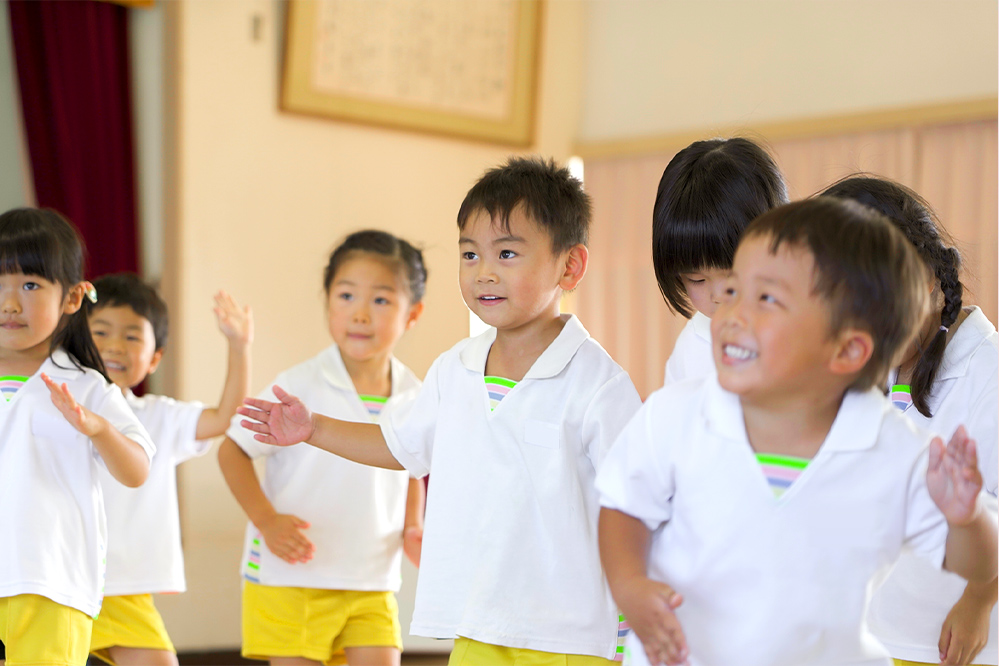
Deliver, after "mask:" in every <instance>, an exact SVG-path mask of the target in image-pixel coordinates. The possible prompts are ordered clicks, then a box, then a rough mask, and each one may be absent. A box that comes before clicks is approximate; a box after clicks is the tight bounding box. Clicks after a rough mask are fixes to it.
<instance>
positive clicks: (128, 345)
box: [89, 273, 253, 666]
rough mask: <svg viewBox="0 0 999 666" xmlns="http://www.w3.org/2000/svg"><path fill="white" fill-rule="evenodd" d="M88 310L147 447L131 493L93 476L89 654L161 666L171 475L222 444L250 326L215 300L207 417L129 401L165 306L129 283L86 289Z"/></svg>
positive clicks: (172, 509) (175, 512)
mask: <svg viewBox="0 0 999 666" xmlns="http://www.w3.org/2000/svg"><path fill="white" fill-rule="evenodd" d="M94 286H95V287H96V288H97V294H98V300H97V304H96V305H95V306H94V307H93V308H92V311H91V313H90V317H89V320H90V330H91V333H92V334H93V337H94V342H95V343H96V345H97V350H98V351H99V352H100V354H101V359H102V360H103V361H104V367H105V368H107V372H108V376H109V377H110V378H111V381H113V382H114V383H115V385H116V386H117V387H118V388H119V389H121V393H122V394H123V395H124V396H125V401H126V402H127V403H128V405H129V407H131V408H132V411H133V412H135V415H136V416H137V417H138V418H139V421H140V422H141V423H142V425H143V426H145V428H146V430H147V431H148V432H149V434H150V436H151V437H152V439H153V442H155V444H156V455H155V456H153V460H152V466H151V467H150V470H149V479H148V480H147V481H146V483H145V484H144V485H143V486H142V487H141V488H137V489H132V488H126V487H124V486H122V485H121V484H119V483H116V482H115V481H114V479H112V478H111V477H110V476H109V475H108V474H107V473H106V472H104V471H103V470H102V472H101V485H102V487H103V489H104V505H105V511H106V512H107V522H108V552H107V580H106V582H105V588H104V595H105V596H104V606H103V608H102V609H101V614H100V615H99V616H98V617H97V619H96V620H95V621H94V631H93V635H92V637H91V643H90V651H91V653H92V654H93V655H95V656H97V657H99V658H100V659H103V660H104V661H106V662H108V663H110V664H116V665H118V666H153V665H157V666H159V665H162V666H170V665H173V664H176V663H177V657H176V655H175V652H174V648H173V644H172V643H171V641H170V637H169V635H168V634H167V631H166V627H165V626H164V624H163V619H162V618H161V617H160V614H159V612H158V611H157V610H156V606H155V605H153V598H152V595H153V594H154V593H164V592H183V591H184V590H185V589H186V584H185V581H184V555H183V552H182V551H181V541H180V516H179V509H178V505H177V466H178V465H179V464H181V463H182V462H184V461H186V460H190V459H191V458H194V457H196V456H201V455H204V454H206V453H207V452H208V450H209V448H210V447H211V438H213V437H218V436H219V435H222V434H223V433H224V432H225V430H226V427H227V426H228V425H229V419H230V418H232V415H233V414H235V413H236V407H237V406H238V405H239V404H240V403H241V402H242V400H243V398H244V397H246V394H247V392H248V391H249V383H250V343H251V341H252V338H253V319H252V316H251V314H250V309H249V308H245V309H241V308H239V307H238V306H237V305H236V302H235V301H234V300H233V299H232V297H231V296H229V295H228V294H226V293H225V292H219V293H218V294H217V295H216V296H215V316H216V317H217V318H218V325H219V330H220V331H222V334H223V335H224V336H225V337H226V340H227V341H228V344H229V354H228V359H229V361H228V362H229V365H228V373H227V375H226V379H225V384H224V385H223V388H222V397H221V398H220V399H219V404H218V406H217V407H207V408H206V407H205V406H204V405H202V404H201V403H200V402H182V401H179V400H174V399H172V398H168V397H166V396H160V395H149V394H146V395H144V396H142V397H137V396H136V395H135V394H134V393H132V389H133V388H135V387H136V386H138V385H139V384H141V383H142V382H143V381H144V380H145V379H146V378H147V377H149V375H151V374H152V373H154V372H155V371H156V368H157V367H158V366H159V364H160V361H161V360H162V359H163V352H164V351H165V349H166V344H167V333H168V319H167V307H166V303H164V302H163V300H162V299H161V298H160V297H159V295H158V294H157V293H156V291H155V290H154V289H153V288H152V287H150V286H148V285H146V284H144V283H143V282H142V280H140V279H139V277H138V276H137V275H135V274H134V273H117V274H114V275H106V276H104V277H102V278H100V279H98V280H97V281H95V282H94Z"/></svg>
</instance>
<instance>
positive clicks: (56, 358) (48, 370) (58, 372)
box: [35, 347, 84, 379]
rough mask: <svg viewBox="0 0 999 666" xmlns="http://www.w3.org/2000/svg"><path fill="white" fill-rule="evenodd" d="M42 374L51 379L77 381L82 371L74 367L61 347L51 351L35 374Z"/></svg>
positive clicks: (74, 364)
mask: <svg viewBox="0 0 999 666" xmlns="http://www.w3.org/2000/svg"><path fill="white" fill-rule="evenodd" d="M42 372H44V373H45V374H46V375H48V376H49V377H51V378H53V379H56V378H58V379H77V378H78V377H79V376H80V373H82V372H84V371H83V370H81V369H80V368H78V367H77V366H76V363H74V362H73V360H72V359H71V358H70V357H69V354H68V353H66V351H65V350H64V349H63V348H62V347H59V348H56V349H53V350H52V353H51V354H49V357H48V358H46V359H45V361H44V362H43V363H42V365H41V367H39V368H38V372H36V373H35V374H40V373H42Z"/></svg>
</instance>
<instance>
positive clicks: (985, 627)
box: [937, 585, 995, 665]
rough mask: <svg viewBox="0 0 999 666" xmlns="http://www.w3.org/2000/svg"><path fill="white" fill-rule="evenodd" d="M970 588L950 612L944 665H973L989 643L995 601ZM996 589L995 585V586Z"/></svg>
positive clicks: (944, 639) (945, 625)
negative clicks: (990, 622) (993, 602)
mask: <svg viewBox="0 0 999 666" xmlns="http://www.w3.org/2000/svg"><path fill="white" fill-rule="evenodd" d="M973 588H974V586H972V585H969V586H968V588H967V589H965V591H964V594H963V595H961V598H960V599H958V601H957V603H956V604H954V607H953V608H951V609H950V612H949V613H948V614H947V617H946V619H944V623H943V627H942V628H941V629H940V640H939V642H938V643H937V647H938V648H939V649H940V663H941V664H948V665H950V664H954V665H960V664H972V663H975V661H974V659H975V657H977V656H978V653H979V652H981V651H982V649H983V648H985V644H986V643H988V641H989V620H990V619H991V615H992V601H993V599H994V597H992V598H989V595H988V594H982V593H981V590H980V589H979V590H975V589H973ZM992 588H993V590H994V589H995V586H994V585H993V586H992Z"/></svg>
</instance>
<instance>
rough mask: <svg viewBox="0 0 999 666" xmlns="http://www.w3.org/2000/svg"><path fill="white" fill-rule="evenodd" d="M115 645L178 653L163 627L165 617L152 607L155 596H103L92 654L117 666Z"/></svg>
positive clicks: (92, 640) (91, 640)
mask: <svg viewBox="0 0 999 666" xmlns="http://www.w3.org/2000/svg"><path fill="white" fill-rule="evenodd" d="M115 646H119V647H129V648H144V649H147V650H169V651H170V652H176V650H174V649H173V643H171V642H170V636H168V635H167V630H166V627H165V626H164V625H163V618H162V617H160V612H159V611H158V610H156V606H154V605H153V595H151V594H123V595H120V596H114V597H104V605H103V606H102V607H101V614H100V615H98V616H97V619H96V620H94V632H93V635H92V636H91V638H90V654H92V655H94V656H95V657H98V658H99V659H101V660H102V661H106V662H107V663H109V664H114V661H112V659H111V653H110V651H109V650H108V648H112V647H115Z"/></svg>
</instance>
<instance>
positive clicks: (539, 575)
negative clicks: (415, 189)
mask: <svg viewBox="0 0 999 666" xmlns="http://www.w3.org/2000/svg"><path fill="white" fill-rule="evenodd" d="M589 220H590V202H589V198H588V197H587V195H586V194H585V193H584V192H583V191H582V187H581V184H580V183H579V181H577V180H576V179H574V178H572V177H571V176H570V175H569V173H568V170H566V169H564V168H560V167H558V166H556V165H555V164H554V163H553V162H546V161H541V160H537V159H518V158H514V159H511V160H510V161H509V163H508V164H506V165H504V166H502V167H498V168H495V169H492V170H491V171H488V172H487V173H486V174H485V175H484V176H483V177H482V178H481V179H480V180H479V182H478V183H476V184H475V185H474V186H473V187H472V189H471V190H470V191H469V192H468V194H467V196H466V197H465V200H464V202H463V203H462V205H461V208H460V210H459V212H458V229H459V231H460V239H459V250H460V252H461V260H460V265H459V282H460V287H461V294H462V298H463V299H464V300H465V303H466V304H467V305H468V307H469V308H470V309H471V310H472V311H473V312H474V313H475V314H477V315H478V316H479V317H480V318H481V319H482V320H483V321H485V322H486V323H487V324H489V325H490V326H492V327H493V328H490V329H489V330H488V331H487V332H486V333H483V334H482V335H480V336H478V337H475V338H470V339H467V340H464V341H462V342H460V343H458V344H457V345H456V346H455V347H454V348H452V349H451V350H450V351H448V352H446V353H445V354H443V355H442V356H440V357H439V358H438V359H437V361H436V362H435V363H434V364H433V366H432V367H431V368H430V370H429V372H428V373H427V376H426V379H425V380H424V384H423V387H422V389H421V391H420V393H419V396H418V397H417V399H416V400H415V402H414V403H411V405H410V409H399V410H396V411H394V412H393V413H392V414H391V416H390V418H389V419H387V420H386V421H383V423H382V425H381V428H380V429H379V428H378V427H376V426H373V425H368V424H357V423H347V422H341V421H334V420H332V419H328V418H325V417H321V416H313V415H312V414H310V413H309V412H308V410H307V409H306V408H305V407H304V405H302V403H301V402H300V401H298V400H297V399H296V398H294V397H293V396H290V395H288V394H287V393H285V392H284V391H282V390H281V389H280V388H277V387H275V389H274V392H275V394H276V395H277V396H278V398H279V399H280V400H281V402H280V403H272V402H266V401H262V400H256V399H248V400H247V401H246V404H247V405H249V406H250V407H241V408H240V410H239V412H240V413H241V414H243V415H245V416H248V417H251V418H253V419H255V422H251V421H245V420H244V421H243V422H242V423H243V426H244V427H246V428H248V429H250V430H252V431H254V432H257V433H260V434H257V435H255V437H256V439H258V440H259V441H262V442H265V443H269V444H277V445H282V446H283V445H290V444H294V443H297V442H300V441H306V442H308V443H309V444H312V445H313V446H317V447H319V448H323V449H326V450H328V451H331V452H333V453H336V454H337V455H341V456H343V457H345V458H349V459H351V460H354V461H357V462H360V463H364V464H368V465H374V466H378V467H386V468H389V469H402V468H405V469H407V470H409V471H410V472H411V473H412V474H413V475H417V476H424V475H426V474H428V473H429V474H431V475H432V477H433V481H432V482H431V484H430V487H429V492H428V497H427V513H426V524H425V531H424V539H423V553H422V558H421V567H420V577H419V581H418V584H417V593H416V611H415V614H414V618H413V624H412V627H411V630H410V631H411V633H413V634H418V635H423V636H430V637H434V638H457V642H456V645H455V649H454V651H453V652H452V654H451V659H450V664H453V665H456V664H513V663H515V662H516V663H526V661H525V660H530V659H534V660H536V661H530V663H532V664H534V663H537V664H555V663H559V664H566V663H568V664H572V665H574V666H575V665H583V664H586V665H589V664H606V663H608V662H607V660H609V659H612V658H613V657H614V656H615V654H616V650H617V635H618V615H617V611H616V609H615V606H614V603H613V600H612V599H611V597H610V594H609V591H608V589H607V584H606V582H605V580H604V577H603V573H602V571H601V570H600V561H599V556H598V553H597V544H596V518H597V513H598V510H599V507H598V505H597V502H596V499H597V497H596V492H595V489H594V485H593V483H594V478H595V476H596V469H597V468H598V467H599V465H600V464H601V462H602V460H603V457H604V455H605V454H606V452H607V450H608V449H609V447H610V444H611V442H612V441H613V440H614V438H615V437H616V435H617V433H618V432H619V431H620V430H621V428H622V427H623V426H624V424H625V423H626V422H627V420H628V419H629V418H630V417H631V415H632V414H634V413H635V411H636V410H637V409H638V407H639V406H640V404H641V403H640V400H639V397H638V394H637V392H636V391H635V388H634V386H633V385H632V383H631V380H630V379H629V378H628V375H627V374H626V373H625V372H624V371H623V370H622V369H621V368H620V367H619V366H618V365H617V364H615V363H614V362H613V360H611V358H610V357H609V356H608V355H607V353H606V352H604V351H603V349H601V347H600V346H599V345H598V344H597V343H596V342H594V341H593V340H592V339H591V338H590V337H589V335H588V334H587V333H586V330H585V329H584V328H583V327H582V325H581V324H580V323H579V321H578V320H577V319H576V318H575V317H571V316H564V315H561V314H560V311H559V300H560V298H561V296H562V293H563V292H564V291H568V290H571V289H573V288H575V287H576V285H577V284H579V281H580V280H581V279H582V277H583V274H584V273H585V272H586V263H587V258H588V253H587V249H586V237H587V230H588V226H589ZM251 407H252V408H251Z"/></svg>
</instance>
